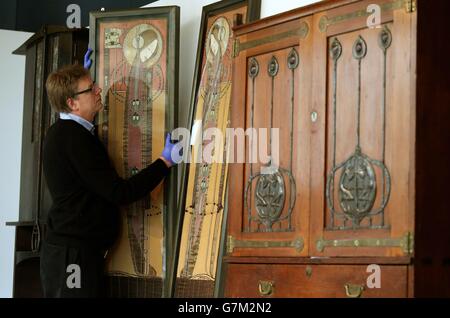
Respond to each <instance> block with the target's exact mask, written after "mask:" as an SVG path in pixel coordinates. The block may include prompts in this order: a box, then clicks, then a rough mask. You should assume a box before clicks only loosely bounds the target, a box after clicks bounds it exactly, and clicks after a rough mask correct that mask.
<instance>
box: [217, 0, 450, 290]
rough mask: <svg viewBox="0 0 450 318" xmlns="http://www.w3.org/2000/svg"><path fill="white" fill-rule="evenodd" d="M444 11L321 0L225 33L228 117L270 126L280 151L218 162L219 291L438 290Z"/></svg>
mask: <svg viewBox="0 0 450 318" xmlns="http://www.w3.org/2000/svg"><path fill="white" fill-rule="evenodd" d="M373 5H376V6H375V8H374V7H373ZM448 9H449V3H448V2H446V1H419V0H418V1H415V0H412V1H403V0H377V1H356V0H340V1H323V2H319V3H317V4H314V5H310V6H307V7H304V8H299V9H297V10H293V11H290V12H287V13H284V14H280V15H277V16H274V17H270V18H267V19H264V20H260V21H258V22H255V23H252V24H250V25H246V26H242V27H238V28H236V29H235V35H236V39H235V44H234V52H235V58H234V72H233V76H234V77H233V83H234V86H233V102H232V109H231V117H232V118H231V126H232V127H240V128H244V130H245V129H248V128H279V141H280V142H279V153H280V156H279V158H280V159H279V160H278V161H277V160H276V156H275V152H274V151H275V150H276V149H275V150H273V152H272V153H269V154H270V155H271V159H272V162H275V161H276V162H275V163H278V169H276V170H274V171H271V172H270V171H269V172H267V171H266V172H265V173H264V171H263V168H266V166H265V165H263V164H260V163H254V164H250V163H248V162H249V157H248V154H249V153H251V149H249V147H248V144H246V148H245V154H246V156H247V157H246V163H245V164H231V165H230V184H229V202H228V206H229V210H228V231H227V234H228V240H227V252H228V254H227V257H226V258H225V265H226V271H225V272H226V279H225V293H224V295H225V296H227V297H346V296H348V297H423V296H447V297H449V296H450V273H449V272H450V268H449V260H450V252H449V251H450V248H449V246H450V214H449V212H448V211H449V203H448V199H447V198H446V193H445V189H446V188H448V187H446V184H447V183H448V180H450V179H449V177H450V173H449V170H450V169H449V168H448V162H449V160H450V151H449V149H450V147H449V142H448V140H449V134H450V130H449V129H448V124H446V123H448V121H449V120H450V116H449V110H448V105H449V96H450V94H449V82H450V81H449V61H448V58H447V57H446V54H447V52H449V44H448V41H445V37H446V36H445V33H446V30H448V28H446V27H445V22H444V21H445V20H446V19H445V17H444V15H445V13H446V12H448ZM373 10H375V11H373ZM368 11H369V12H368ZM374 12H375V15H373V14H374ZM376 12H379V13H380V15H379V18H380V20H379V22H380V24H379V25H378V27H376V26H375V27H370V28H369V27H368V26H373V24H372V22H373V21H375V22H376V17H377V16H376ZM259 137H260V135H258V138H259ZM275 137H276V135H275V134H272V143H274V142H275ZM269 140H270V137H269ZM236 145H237V143H235V153H236V151H238V149H237V146H236ZM231 198H232V199H231Z"/></svg>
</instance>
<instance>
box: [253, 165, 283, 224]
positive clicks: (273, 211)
mask: <svg viewBox="0 0 450 318" xmlns="http://www.w3.org/2000/svg"><path fill="white" fill-rule="evenodd" d="M285 196H286V187H285V184H284V179H283V176H282V175H281V174H280V173H279V172H276V173H273V174H263V175H261V176H260V178H259V179H258V182H257V183H256V193H255V206H256V211H257V212H258V216H259V217H260V219H261V221H262V222H263V223H264V224H266V225H268V224H269V225H270V226H269V227H271V225H272V223H273V222H274V221H275V220H277V219H278V218H279V217H280V215H281V212H282V211H283V207H284V200H285Z"/></svg>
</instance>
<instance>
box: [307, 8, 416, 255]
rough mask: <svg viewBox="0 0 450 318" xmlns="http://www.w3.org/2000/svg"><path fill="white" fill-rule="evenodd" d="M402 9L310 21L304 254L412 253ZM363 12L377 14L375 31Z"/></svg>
mask: <svg viewBox="0 0 450 318" xmlns="http://www.w3.org/2000/svg"><path fill="white" fill-rule="evenodd" d="M374 3H375V5H376V8H375V9H374V8H373V4H374ZM407 3H409V1H384V0H381V1H372V0H371V1H360V2H356V3H352V4H349V5H346V6H341V7H338V8H335V9H331V10H328V11H323V12H320V13H318V14H315V15H314V16H313V23H312V32H313V37H314V66H313V95H312V96H313V102H312V104H311V110H310V112H314V113H315V114H317V120H315V121H313V122H312V123H311V150H312V153H311V232H312V235H311V241H310V249H311V253H310V254H311V255H315V256H365V255H373V256H376V255H379V256H400V255H405V254H406V255H408V254H410V253H411V252H412V235H411V234H410V232H411V229H412V228H413V220H412V216H413V210H414V205H413V203H414V200H413V198H414V180H413V178H414V177H413V173H411V172H412V171H414V135H415V134H414V128H415V126H414V122H415V104H414V92H415V87H414V75H415V55H414V54H415V53H414V52H415V40H414V39H415V31H414V30H415V19H416V13H415V12H409V11H412V10H410V8H407V7H406V4H407ZM371 5H372V7H370V6H371ZM371 8H372V9H371ZM368 10H369V11H370V10H376V11H373V12H379V13H380V15H379V17H380V19H381V20H380V25H379V26H378V27H373V28H369V27H368V25H371V23H372V22H373V21H376V19H375V20H373V19H372V18H376V16H371V15H370V13H367V11H368Z"/></svg>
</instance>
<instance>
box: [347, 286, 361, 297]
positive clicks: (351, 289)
mask: <svg viewBox="0 0 450 318" xmlns="http://www.w3.org/2000/svg"><path fill="white" fill-rule="evenodd" d="M344 287H345V294H346V295H347V297H350V298H359V297H361V295H362V292H363V290H364V286H363V285H355V284H345V285H344Z"/></svg>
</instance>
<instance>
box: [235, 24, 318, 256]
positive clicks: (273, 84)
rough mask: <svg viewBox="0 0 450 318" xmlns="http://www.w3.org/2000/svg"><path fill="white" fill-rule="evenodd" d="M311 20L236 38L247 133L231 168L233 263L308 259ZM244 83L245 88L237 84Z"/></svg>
mask: <svg viewBox="0 0 450 318" xmlns="http://www.w3.org/2000/svg"><path fill="white" fill-rule="evenodd" d="M310 25H311V20H310V19H308V18H307V19H295V20H291V21H289V22H287V23H285V24H284V25H280V26H279V27H278V28H270V30H265V29H261V30H257V31H256V32H253V33H251V34H248V35H246V36H242V37H238V38H237V39H236V41H237V42H238V47H239V50H238V51H237V53H236V56H235V59H234V64H235V66H234V67H235V70H236V73H235V74H234V80H235V82H234V84H235V85H234V86H233V92H234V93H233V108H232V114H233V116H232V121H231V122H232V127H233V128H235V129H243V130H244V131H245V142H244V143H239V141H238V140H237V138H236V140H235V141H236V142H235V145H234V150H235V152H236V153H238V152H239V151H241V152H242V151H243V152H244V153H245V163H244V164H242V163H235V164H233V165H231V168H230V173H231V176H232V177H231V179H230V190H229V191H230V198H232V199H231V200H229V206H230V222H229V230H228V237H227V252H228V254H229V255H231V256H301V255H305V254H307V252H308V247H307V244H305V239H307V238H308V232H309V221H308V215H309V213H308V212H309V206H308V198H309V170H308V169H307V167H308V163H309V157H310V152H309V140H308V139H307V138H304V136H305V135H306V134H307V129H308V116H307V115H305V108H306V106H307V103H308V101H309V99H310V94H309V92H310V86H309V85H310V81H308V80H307V79H308V76H309V75H310V73H311V71H310V70H311V64H310V63H308V62H307V61H308V59H310V50H311V42H310V41H311V39H312V38H311V36H310ZM237 83H239V84H237Z"/></svg>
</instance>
